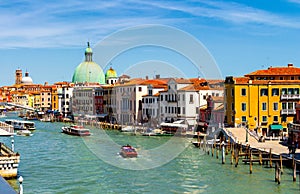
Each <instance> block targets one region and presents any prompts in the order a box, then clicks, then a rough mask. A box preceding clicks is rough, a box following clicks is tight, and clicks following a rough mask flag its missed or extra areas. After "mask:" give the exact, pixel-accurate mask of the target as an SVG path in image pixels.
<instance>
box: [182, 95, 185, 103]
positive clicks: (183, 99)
mask: <svg viewBox="0 0 300 194" xmlns="http://www.w3.org/2000/svg"><path fill="white" fill-rule="evenodd" d="M184 97H185V96H184V94H182V101H183V102H184V101H185V98H184Z"/></svg>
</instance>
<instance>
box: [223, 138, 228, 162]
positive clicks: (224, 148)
mask: <svg viewBox="0 0 300 194" xmlns="http://www.w3.org/2000/svg"><path fill="white" fill-rule="evenodd" d="M226 149H227V148H226ZM225 154H226V153H225V144H224V141H223V142H222V164H225Z"/></svg>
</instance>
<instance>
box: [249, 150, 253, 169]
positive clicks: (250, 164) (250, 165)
mask: <svg viewBox="0 0 300 194" xmlns="http://www.w3.org/2000/svg"><path fill="white" fill-rule="evenodd" d="M249 168H250V174H252V150H250V163H249Z"/></svg>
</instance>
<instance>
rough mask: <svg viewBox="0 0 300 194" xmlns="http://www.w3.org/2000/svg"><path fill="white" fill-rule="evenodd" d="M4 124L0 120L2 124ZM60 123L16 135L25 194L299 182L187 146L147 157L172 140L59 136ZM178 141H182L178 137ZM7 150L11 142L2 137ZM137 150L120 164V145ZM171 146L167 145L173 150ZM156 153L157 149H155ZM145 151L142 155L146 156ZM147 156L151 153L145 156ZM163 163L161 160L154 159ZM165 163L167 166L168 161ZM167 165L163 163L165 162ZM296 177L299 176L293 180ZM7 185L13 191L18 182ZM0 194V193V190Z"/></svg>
mask: <svg viewBox="0 0 300 194" xmlns="http://www.w3.org/2000/svg"><path fill="white" fill-rule="evenodd" d="M2 120H3V119H2ZM62 126H63V124H61V123H43V122H39V121H37V122H36V128H37V129H36V131H35V132H34V135H33V136H31V137H22V136H15V137H14V140H15V151H17V152H19V153H20V155H21V162H20V165H19V171H18V174H19V175H21V176H23V178H24V182H23V186H24V193H26V194H36V193H61V194H65V193H78V194H82V193H299V191H300V190H299V188H300V187H299V180H297V182H293V181H292V171H291V170H289V169H284V174H283V175H282V180H281V184H280V185H277V184H276V183H275V182H274V169H271V168H268V167H265V166H259V165H254V166H253V174H251V175H250V174H249V166H248V165H244V164H240V165H239V166H238V167H237V168H235V167H234V165H230V162H229V160H227V161H226V163H225V164H224V165H222V164H221V160H220V159H216V158H215V157H214V158H213V157H211V156H208V155H206V154H204V153H203V151H201V150H200V149H197V148H195V147H194V146H193V145H190V143H189V142H190V140H189V139H184V141H182V140H181V143H182V142H185V143H186V144H185V145H188V146H187V147H186V149H184V151H183V152H180V151H178V152H179V154H177V155H176V156H170V155H171V154H169V153H166V152H163V151H161V149H158V151H159V153H158V154H157V153H155V154H152V155H151V154H150V157H149V153H148V152H147V150H155V149H156V148H157V147H160V146H162V145H166V144H167V143H168V142H170V141H171V138H170V137H144V136H133V135H128V134H123V133H120V132H118V131H105V134H106V135H108V137H109V138H110V139H111V140H113V141H114V142H115V146H111V145H110V143H111V142H109V141H107V137H105V135H103V134H101V133H99V131H100V130H99V129H96V128H93V127H90V128H91V131H92V133H93V135H92V136H90V137H83V138H81V137H74V136H69V135H66V134H63V133H61V127H62ZM181 139H182V138H181ZM0 140H1V141H2V142H5V143H6V144H7V145H11V143H10V141H11V138H8V137H1V139H0ZM127 143H130V144H132V145H133V146H135V147H137V149H138V151H139V154H140V155H139V157H138V158H134V159H124V158H122V157H120V156H119V155H118V152H119V148H120V146H121V145H123V144H127ZM175 144H176V143H174V142H173V144H170V145H168V146H169V147H170V146H174V147H175V148H176V149H177V148H178V149H181V147H178V146H177V147H176V145H175ZM160 148H161V147H160ZM145 150H146V151H145ZM149 152H151V151H149ZM159 158H163V160H159ZM169 158H173V159H171V160H170V159H169ZM168 160H169V161H168ZM166 161H167V162H166ZM297 178H298V177H297ZM9 183H10V184H11V185H12V186H13V187H14V188H15V189H18V182H17V180H9ZM0 190H1V189H0ZM0 193H1V192H0Z"/></svg>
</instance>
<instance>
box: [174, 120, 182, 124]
mask: <svg viewBox="0 0 300 194" xmlns="http://www.w3.org/2000/svg"><path fill="white" fill-rule="evenodd" d="M173 123H175V124H182V123H184V120H178V121H175V122H173Z"/></svg>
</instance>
